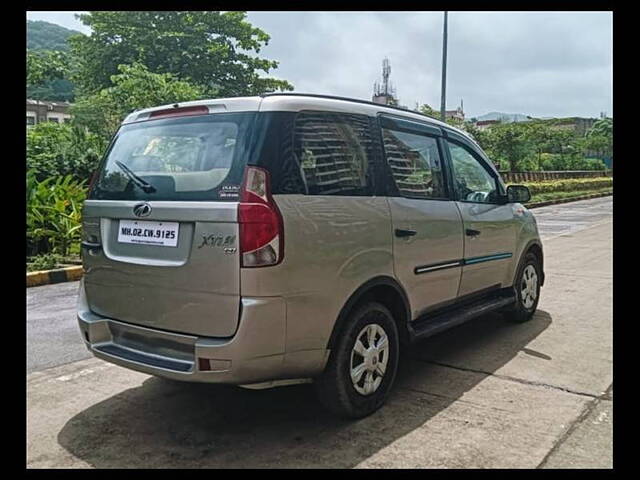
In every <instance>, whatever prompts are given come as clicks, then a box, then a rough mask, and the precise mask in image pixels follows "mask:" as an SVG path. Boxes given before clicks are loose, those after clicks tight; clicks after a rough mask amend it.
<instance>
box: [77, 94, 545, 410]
mask: <svg viewBox="0 0 640 480" xmlns="http://www.w3.org/2000/svg"><path fill="white" fill-rule="evenodd" d="M528 199H529V192H528V190H527V189H526V188H525V187H520V186H510V187H509V188H505V185H504V183H503V182H502V180H501V178H500V175H499V174H498V172H497V170H496V169H495V168H494V166H493V164H492V162H491V161H490V160H489V159H488V158H487V156H486V155H485V154H484V153H483V152H482V150H481V149H480V147H479V146H478V145H477V143H476V142H475V141H473V139H471V138H470V137H469V136H468V135H467V134H465V133H464V132H461V131H460V130H457V129H455V128H452V127H450V126H449V125H446V124H444V123H441V122H438V121H436V120H433V119H431V118H429V117H426V116H423V115H420V114H418V113H414V112H410V111H407V110H402V109H398V108H393V107H388V106H384V105H378V104H375V103H370V102H365V101H358V100H350V99H345V98H337V97H328V96H320V95H300V94H269V95H263V96H259V97H245V98H228V99H216V100H206V101H197V102H187V103H182V104H175V105H168V106H161V107H157V108H150V109H146V110H141V111H137V112H134V113H132V114H131V115H129V116H128V117H127V118H126V119H125V121H124V122H123V124H122V126H121V127H120V129H119V130H118V132H117V133H116V135H115V136H114V138H113V140H112V142H111V144H110V146H109V148H108V150H107V153H106V155H105V157H104V159H103V161H102V163H101V166H100V168H99V170H98V172H97V174H96V176H95V177H94V180H93V181H92V185H91V188H90V193H89V197H88V200H87V201H86V202H85V205H84V210H83V242H82V247H83V263H84V270H85V275H84V278H83V280H82V282H81V287H80V295H79V303H78V321H79V326H80V330H81V333H82V336H83V338H84V340H85V342H86V345H87V347H88V348H89V350H90V351H91V352H93V354H94V355H95V356H97V357H99V358H101V359H103V360H106V361H108V362H113V363H115V364H118V365H121V366H124V367H127V368H131V369H134V370H138V371H141V372H145V373H149V374H152V375H158V376H162V377H168V378H171V379H176V380H186V381H197V382H214V383H227V384H236V385H242V386H248V387H253V388H263V387H268V386H275V385H282V384H291V383H299V382H308V381H313V383H314V386H315V388H316V390H317V392H318V395H319V398H320V400H321V402H322V404H323V405H325V406H326V407H327V408H328V409H330V410H331V411H333V412H335V413H337V414H339V415H342V416H348V417H353V418H357V417H363V416H365V415H368V414H370V413H372V412H373V411H375V410H376V409H377V408H379V407H380V406H381V405H382V404H383V402H384V401H385V398H386V397H387V395H388V393H389V391H390V389H391V387H392V385H393V382H394V378H395V375H396V371H397V368H398V359H399V352H400V349H401V348H403V346H404V345H407V344H408V343H410V342H412V341H415V340H417V339H421V338H424V337H426V336H429V335H432V334H434V333H437V332H440V331H442V330H444V329H447V328H449V327H452V326H455V325H458V324H461V323H463V322H465V321H467V320H469V319H471V318H473V317H476V316H478V315H480V314H483V313H485V312H488V311H492V310H498V309H500V310H501V311H503V312H505V313H506V314H507V315H508V316H509V317H510V318H511V319H513V320H515V321H518V322H522V321H525V320H528V319H529V318H531V316H532V315H533V312H534V311H535V309H536V306H537V304H538V298H539V293H540V286H541V285H542V284H543V281H544V274H543V255H542V245H541V242H540V238H539V235H538V230H537V227H536V222H535V219H534V217H533V215H532V214H531V213H530V212H529V211H528V210H527V209H526V208H525V207H523V206H522V204H521V203H520V202H522V203H523V202H526V201H528Z"/></svg>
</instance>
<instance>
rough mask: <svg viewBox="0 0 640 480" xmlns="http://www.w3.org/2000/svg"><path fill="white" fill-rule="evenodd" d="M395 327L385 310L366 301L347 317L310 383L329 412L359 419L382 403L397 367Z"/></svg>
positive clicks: (397, 345)
mask: <svg viewBox="0 0 640 480" xmlns="http://www.w3.org/2000/svg"><path fill="white" fill-rule="evenodd" d="M398 356H399V342H398V329H397V326H396V323H395V321H394V320H393V317H392V315H391V313H390V312H389V310H388V309H387V308H386V307H385V306H384V305H382V304H380V303H376V302H369V303H366V304H364V305H362V306H361V307H359V308H357V309H356V310H355V311H354V312H353V313H352V314H351V315H350V316H349V318H348V319H347V322H346V324H345V326H344V327H343V329H342V332H341V335H340V336H339V338H338V340H337V342H336V345H335V347H334V348H333V349H332V352H331V356H330V357H329V362H328V364H327V367H326V369H325V371H324V373H323V374H322V375H321V376H320V377H319V378H317V379H316V381H315V382H314V386H315V389H316V393H317V395H318V398H319V400H320V402H321V403H322V404H323V405H324V407H325V408H327V409H328V410H330V411H331V412H333V413H335V414H337V415H339V416H342V417H348V418H362V417H365V416H367V415H370V414H371V413H373V412H375V411H376V410H377V409H378V408H380V407H381V406H382V404H383V403H384V401H385V400H386V398H387V395H388V393H389V391H390V390H391V387H392V385H393V381H394V380H395V376H396V371H397V369H398Z"/></svg>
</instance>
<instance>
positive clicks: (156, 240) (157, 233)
mask: <svg viewBox="0 0 640 480" xmlns="http://www.w3.org/2000/svg"><path fill="white" fill-rule="evenodd" d="M179 229H180V224H179V223H178V222H147V221H144V220H120V226H119V228H118V242H120V243H138V244H142V245H158V246H161V247H176V246H178V231H179Z"/></svg>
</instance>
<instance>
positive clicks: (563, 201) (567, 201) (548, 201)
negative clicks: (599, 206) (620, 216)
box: [525, 192, 613, 209]
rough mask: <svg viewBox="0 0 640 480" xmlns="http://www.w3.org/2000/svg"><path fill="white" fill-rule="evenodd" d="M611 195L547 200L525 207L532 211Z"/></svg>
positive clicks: (606, 193) (611, 193) (608, 193)
mask: <svg viewBox="0 0 640 480" xmlns="http://www.w3.org/2000/svg"><path fill="white" fill-rule="evenodd" d="M609 195H613V192H604V193H592V194H590V195H582V196H580V197H568V198H560V199H558V200H547V201H546V202H536V203H529V204H525V207H527V208H528V209H532V208H538V207H546V206H548V205H557V204H559V203H570V202H577V201H578V200H589V199H590V198H599V197H608V196H609Z"/></svg>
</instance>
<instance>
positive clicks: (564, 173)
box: [500, 170, 613, 183]
mask: <svg viewBox="0 0 640 480" xmlns="http://www.w3.org/2000/svg"><path fill="white" fill-rule="evenodd" d="M500 176H502V179H503V180H504V181H505V182H507V183H513V182H544V181H550V180H563V179H566V178H598V177H613V170H548V171H544V170H543V171H535V172H506V171H501V172H500Z"/></svg>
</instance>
